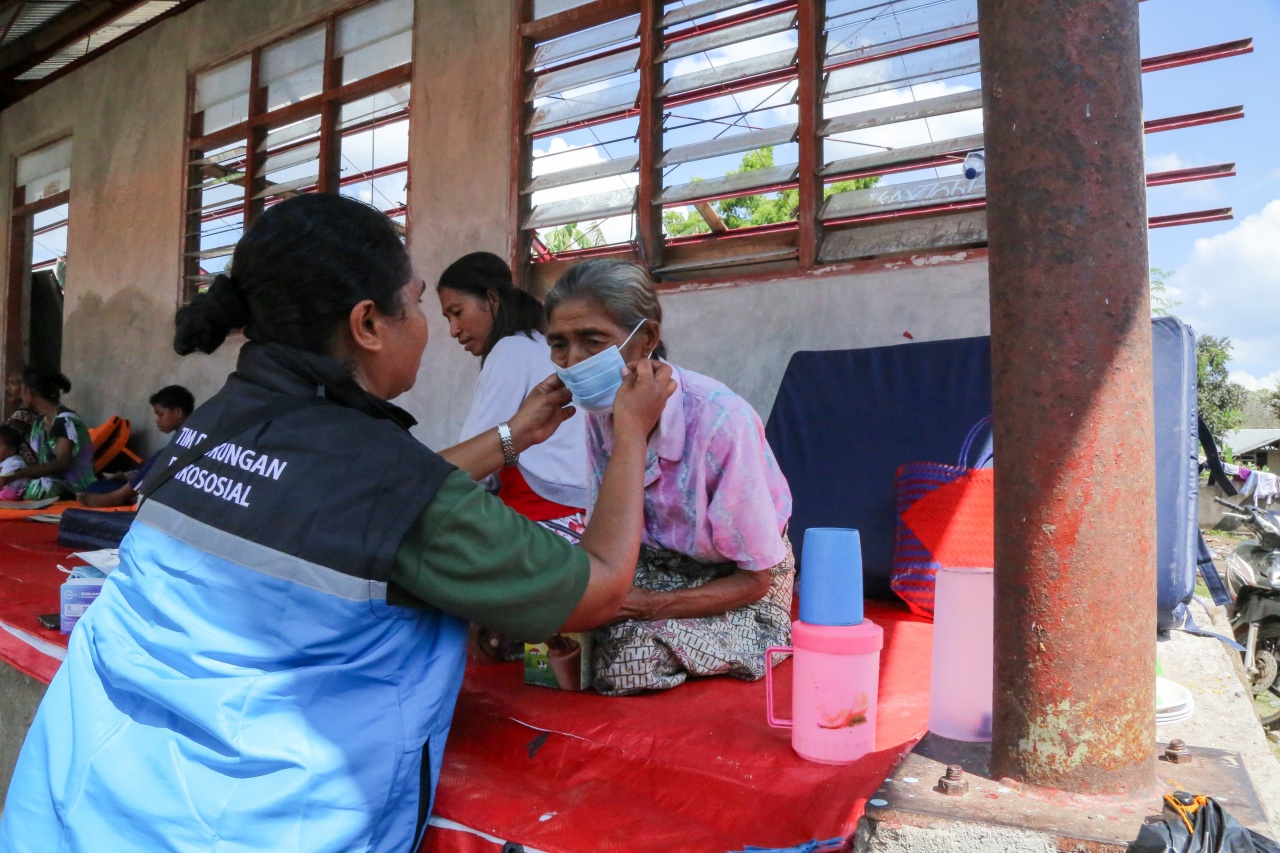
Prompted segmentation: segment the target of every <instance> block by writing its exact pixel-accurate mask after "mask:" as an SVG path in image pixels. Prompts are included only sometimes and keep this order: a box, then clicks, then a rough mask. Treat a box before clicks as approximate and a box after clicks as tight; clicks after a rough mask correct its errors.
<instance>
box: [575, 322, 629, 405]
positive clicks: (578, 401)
mask: <svg viewBox="0 0 1280 853" xmlns="http://www.w3.org/2000/svg"><path fill="white" fill-rule="evenodd" d="M645 322H646V321H645V320H641V321H640V322H639V323H638V324H636V327H635V328H634V329H632V330H631V334H629V335H627V339H626V340H625V341H623V342H622V346H624V347H625V346H626V345H627V344H628V343H630V342H631V339H632V338H633V337H635V334H636V332H638V331H640V327H641V326H643V325H644V324H645ZM626 366H627V363H626V362H625V361H624V360H623V358H622V351H621V347H618V346H611V347H609V348H608V349H604V350H601V351H600V352H598V353H596V354H595V355H593V356H591V358H588V359H584V360H582V361H580V362H578V363H577V364H575V365H573V366H572V367H557V368H556V375H557V376H559V377H560V381H562V382H563V383H564V384H565V387H566V388H568V389H569V391H570V393H572V394H573V402H574V405H576V406H578V407H580V408H582V409H584V410H585V411H588V412H595V413H597V414H600V413H604V412H608V411H611V410H612V409H613V398H614V397H616V396H617V394H618V389H619V388H621V387H622V369H623V368H624V367H626Z"/></svg>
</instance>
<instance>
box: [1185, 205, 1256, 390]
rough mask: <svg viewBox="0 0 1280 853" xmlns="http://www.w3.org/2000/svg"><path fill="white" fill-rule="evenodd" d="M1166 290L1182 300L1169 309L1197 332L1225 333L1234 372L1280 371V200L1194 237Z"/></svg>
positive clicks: (1249, 376)
mask: <svg viewBox="0 0 1280 853" xmlns="http://www.w3.org/2000/svg"><path fill="white" fill-rule="evenodd" d="M1169 295H1170V296H1171V297H1172V298H1174V299H1176V300H1179V301H1180V302H1181V303H1182V304H1180V305H1178V306H1177V307H1175V308H1174V309H1173V311H1174V313H1175V314H1177V315H1178V316H1180V317H1182V318H1183V319H1184V320H1186V321H1187V322H1188V323H1190V324H1191V325H1192V326H1193V327H1194V328H1195V330H1196V332H1197V333H1199V334H1209V335H1226V336H1227V337H1230V338H1231V343H1232V345H1233V350H1232V357H1231V366H1232V368H1234V369H1235V371H1236V372H1237V374H1238V375H1239V376H1241V377H1247V379H1248V380H1249V381H1250V382H1252V381H1258V382H1265V381H1269V378H1275V377H1276V376H1277V375H1280V199H1277V200H1275V201H1272V202H1271V203H1270V204H1268V205H1267V206H1266V207H1265V208H1263V209H1262V211H1261V212H1259V213H1255V214H1253V215H1251V216H1247V217H1245V218H1244V219H1243V220H1241V221H1240V223H1239V224H1238V225H1236V226H1235V227H1234V228H1232V229H1231V230H1230V231H1226V232H1223V233H1221V234H1216V235H1214V236H1212V237H1204V238H1201V239H1199V240H1196V241H1195V244H1194V246H1193V248H1192V252H1191V257H1190V258H1189V259H1188V260H1187V262H1186V263H1185V264H1183V266H1182V267H1180V268H1179V269H1178V271H1177V273H1176V274H1175V275H1174V277H1173V279H1172V280H1171V281H1170V286H1169ZM1242 381H1243V380H1242Z"/></svg>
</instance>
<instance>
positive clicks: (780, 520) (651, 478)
mask: <svg viewBox="0 0 1280 853" xmlns="http://www.w3.org/2000/svg"><path fill="white" fill-rule="evenodd" d="M672 373H673V375H674V377H675V380H676V384H677V385H678V387H677V389H676V392H675V393H674V394H672V395H671V399H669V400H668V401H667V405H666V408H665V409H664V410H663V412H662V418H661V420H660V421H659V422H658V429H657V432H656V433H654V435H653V437H652V438H651V439H650V440H649V456H648V460H647V462H646V465H645V477H644V482H645V490H644V532H643V534H642V540H643V542H644V544H645V545H648V546H649V547H651V548H661V549H665V550H668V551H675V552H677V553H680V554H684V555H686V556H688V557H692V558H693V559H695V560H697V561H698V562H700V563H736V564H737V565H738V567H739V568H741V569H748V570H755V571H758V570H761V569H768V568H770V567H772V566H776V565H777V564H778V563H781V562H782V561H783V560H784V559H785V558H786V556H787V547H786V543H785V542H783V540H782V532H783V530H785V528H786V525H787V521H788V520H789V519H790V518H791V489H790V488H789V487H788V486H787V481H786V479H785V478H784V477H783V476H782V471H781V470H779V468H778V462H777V460H776V459H774V457H773V451H772V450H770V449H769V443H768V441H766V440H765V437H764V424H762V423H761V422H760V416H759V415H757V414H756V411H755V409H753V408H751V405H750V404H749V403H748V402H747V401H746V400H744V399H742V398H741V397H739V396H738V395H737V394H735V393H733V392H732V391H730V390H729V389H728V388H726V387H725V386H724V385H722V384H721V383H719V382H717V381H716V380H714V379H711V378H710V377H707V376H703V375H701V374H699V373H694V372H693V371H691V370H681V369H680V368H678V367H674V366H673V371H672ZM586 427H587V457H588V464H589V466H590V473H591V503H590V505H591V507H592V508H594V507H595V503H596V498H597V497H598V495H599V493H600V481H601V479H602V478H603V477H604V469H605V463H606V462H607V461H608V459H609V453H610V450H611V448H612V446H613V415H611V414H603V415H594V414H589V415H587V424H586Z"/></svg>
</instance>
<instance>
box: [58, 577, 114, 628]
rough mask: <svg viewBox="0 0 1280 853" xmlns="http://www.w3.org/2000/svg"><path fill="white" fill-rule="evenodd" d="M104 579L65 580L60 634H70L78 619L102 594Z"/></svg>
mask: <svg viewBox="0 0 1280 853" xmlns="http://www.w3.org/2000/svg"><path fill="white" fill-rule="evenodd" d="M106 580H107V579H106V578H105V577H103V578H67V580H66V581H65V582H64V583H63V584H62V633H64V634H70V633H71V629H72V628H74V627H75V626H76V623H77V622H79V621H80V617H81V616H83V615H84V612H85V611H86V610H87V609H89V605H90V604H93V602H94V599H96V598H97V597H98V594H99V593H101V592H102V584H103V583H105V582H106Z"/></svg>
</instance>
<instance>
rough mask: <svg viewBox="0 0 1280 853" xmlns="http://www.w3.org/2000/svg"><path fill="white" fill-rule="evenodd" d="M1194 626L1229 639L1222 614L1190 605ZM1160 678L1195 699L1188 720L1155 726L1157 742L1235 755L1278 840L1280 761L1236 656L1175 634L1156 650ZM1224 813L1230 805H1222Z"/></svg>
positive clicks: (1198, 639) (1220, 647)
mask: <svg viewBox="0 0 1280 853" xmlns="http://www.w3.org/2000/svg"><path fill="white" fill-rule="evenodd" d="M1191 611H1192V615H1193V616H1194V618H1195V620H1196V624H1198V625H1200V626H1201V627H1202V628H1204V629H1205V630H1209V631H1213V632H1215V633H1218V634H1223V635H1225V636H1230V635H1231V628H1230V626H1229V625H1228V624H1227V620H1226V612H1225V611H1224V610H1223V609H1222V608H1220V607H1219V608H1214V609H1213V618H1212V619H1211V618H1210V617H1209V616H1208V615H1206V614H1205V611H1204V610H1203V608H1201V607H1200V606H1199V605H1197V604H1194V603H1193V604H1192V605H1191ZM1157 653H1158V654H1159V656H1160V664H1161V666H1162V668H1163V670H1164V677H1165V678H1170V679H1172V680H1174V681H1176V682H1178V683H1179V684H1181V685H1183V686H1184V687H1186V688H1187V689H1188V690H1190V691H1191V693H1192V695H1193V696H1195V700H1196V710H1195V714H1194V715H1193V716H1192V717H1191V719H1189V720H1187V721H1185V722H1182V723H1176V724H1174V725H1171V726H1159V727H1158V728H1157V729H1156V735H1157V738H1158V739H1159V740H1161V741H1168V740H1171V739H1173V738H1182V739H1183V740H1184V741H1186V742H1187V745H1188V746H1189V747H1193V748H1194V747H1196V746H1203V747H1211V748H1214V749H1225V750H1229V751H1231V752H1239V753H1240V754H1241V755H1242V756H1243V757H1244V764H1245V768H1246V769H1247V770H1248V771H1249V776H1250V778H1251V779H1252V780H1253V784H1254V787H1255V788H1256V789H1257V791H1258V799H1259V800H1261V801H1262V804H1263V807H1264V808H1265V809H1266V810H1267V817H1268V819H1269V820H1270V821H1271V829H1272V831H1271V835H1272V837H1273V838H1280V761H1277V760H1276V757H1275V756H1274V755H1273V754H1272V752H1271V749H1270V746H1269V744H1268V742H1267V738H1266V735H1265V734H1264V733H1263V731H1262V727H1261V726H1260V725H1259V724H1258V718H1257V717H1256V716H1255V715H1254V712H1253V701H1252V698H1251V697H1250V696H1249V694H1248V693H1247V692H1246V690H1245V688H1244V683H1243V681H1242V677H1243V666H1242V664H1241V663H1240V656H1239V655H1238V654H1237V653H1236V652H1233V651H1232V650H1231V649H1229V648H1227V647H1226V646H1224V645H1223V644H1222V643H1220V642H1218V641H1217V640H1214V639H1210V638H1207V637H1194V636H1192V635H1190V634H1185V633H1183V632H1181V631H1174V632H1173V635H1172V637H1170V639H1169V640H1168V641H1167V642H1164V643H1160V644H1159V645H1158V646H1157ZM1225 806H1226V808H1227V811H1230V810H1231V804H1230V803H1227V804H1225Z"/></svg>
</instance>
